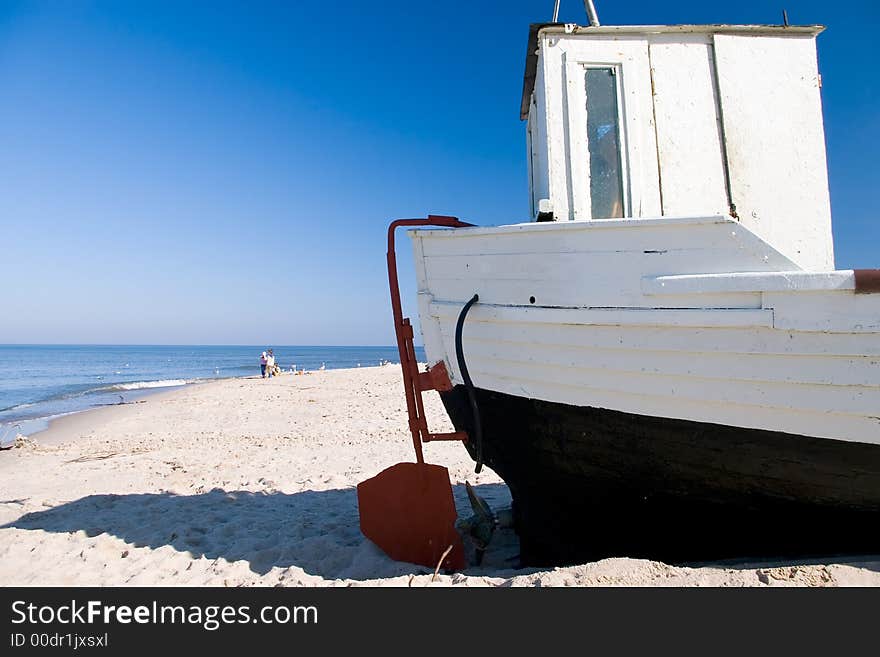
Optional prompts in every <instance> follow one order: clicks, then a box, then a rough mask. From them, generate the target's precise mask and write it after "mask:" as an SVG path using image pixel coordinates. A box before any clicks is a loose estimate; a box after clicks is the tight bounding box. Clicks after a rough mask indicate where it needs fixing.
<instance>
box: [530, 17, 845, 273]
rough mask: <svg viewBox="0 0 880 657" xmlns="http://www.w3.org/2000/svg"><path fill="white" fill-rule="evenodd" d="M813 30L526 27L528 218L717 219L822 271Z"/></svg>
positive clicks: (826, 205) (825, 230) (822, 190)
mask: <svg viewBox="0 0 880 657" xmlns="http://www.w3.org/2000/svg"><path fill="white" fill-rule="evenodd" d="M823 29H824V28H823V27H821V26H802V27H795V26H756V25H676V26H601V27H600V26H590V27H579V26H575V25H563V24H557V23H554V24H539V25H533V26H532V27H531V30H530V33H529V44H528V51H527V56H526V73H525V78H524V84H523V97H522V105H521V110H520V116H521V118H522V119H524V120H526V121H527V135H528V137H527V138H528V154H529V187H530V192H531V196H530V203H531V213H532V218H533V219H534V220H537V221H569V220H595V219H610V218H627V217H633V218H636V217H640V218H651V217H695V216H713V215H725V216H730V217H732V218H733V219H735V220H737V221H739V222H741V223H742V224H743V225H744V226H746V227H747V228H748V229H749V230H751V231H752V232H754V233H756V234H757V235H758V236H759V237H761V238H762V239H764V240H765V241H766V242H768V243H769V244H771V245H772V246H773V247H775V248H776V249H777V250H778V251H780V252H781V253H782V254H783V255H785V256H787V257H788V258H789V259H791V260H792V261H793V262H795V263H797V264H798V265H799V266H801V267H802V268H803V269H806V270H821V271H830V270H833V269H834V250H833V244H832V236H831V206H830V199H829V192H828V176H827V167H826V159H825V137H824V129H823V123H822V106H821V98H820V87H821V77H820V75H819V72H818V66H817V60H816V36H817V35H818V34H819V33H820V32H821V31H822V30H823Z"/></svg>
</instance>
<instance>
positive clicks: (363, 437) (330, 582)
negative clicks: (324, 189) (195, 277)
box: [0, 366, 880, 586]
mask: <svg viewBox="0 0 880 657" xmlns="http://www.w3.org/2000/svg"><path fill="white" fill-rule="evenodd" d="M427 413H428V416H429V424H430V426H431V428H432V430H436V431H448V430H452V426H451V423H450V422H449V420H448V418H447V416H446V414H445V412H444V410H443V407H442V404H441V403H440V400H439V398H438V397H437V396H436V394H434V393H432V395H431V396H429V397H428V398H427ZM406 427H407V417H406V408H405V401H404V397H403V388H402V385H401V378H400V369H399V367H398V366H385V367H369V368H367V367H365V368H357V369H349V370H332V371H324V372H313V373H311V374H308V375H304V376H293V375H290V374H288V375H284V376H280V377H275V378H273V379H268V380H263V379H260V378H257V377H254V378H244V379H226V380H220V381H214V382H210V383H204V384H198V385H190V386H187V387H185V388H182V389H179V390H174V391H171V392H166V393H161V394H157V395H153V396H150V397H148V398H146V399H144V400H140V401H138V402H136V403H130V404H125V405H120V406H110V407H105V408H102V409H98V410H95V411H89V412H86V413H80V414H76V415H72V416H69V417H66V418H61V419H60V420H57V421H56V422H54V423H53V424H52V426H51V427H50V429H49V430H48V431H46V432H43V433H41V434H37V435H36V436H34V437H32V439H30V440H28V441H26V442H25V443H24V444H23V445H22V446H20V447H18V448H16V449H12V450H8V451H4V452H2V453H0V585H4V586H10V585H23V586H42V585H50V586H95V585H101V586H105V585H109V586H123V585H132V586H133V585H140V586H159V585H161V586H168V585H170V586H177V585H191V586H192V585H195V586H202V585H207V586H360V585H366V586H449V585H453V586H591V585H600V586H612V585H613V586H618V585H619V586H780V585H782V586H784V585H795V586H852V585H855V586H877V585H880V556H872V557H847V558H846V559H840V560H836V561H833V562H825V563H814V562H810V563H802V562H796V563H795V562H792V563H782V562H766V563H764V562H754V563H737V564H709V565H700V566H699V567H696V566H695V567H675V566H671V565H667V564H663V563H659V562H654V561H646V560H638V559H628V558H624V557H621V558H615V559H605V560H602V561H599V562H595V563H588V564H582V565H577V566H570V567H565V568H555V569H547V570H538V569H518V568H517V565H518V564H517V553H518V544H517V539H516V535H515V533H514V532H513V530H512V529H500V530H499V531H498V532H496V535H495V537H494V538H493V541H492V543H491V545H490V546H489V549H488V551H487V552H486V556H485V559H484V561H483V563H482V565H481V566H480V567H470V568H468V569H466V570H465V571H463V572H460V573H455V574H443V573H441V574H440V575H438V576H437V577H436V578H435V577H434V576H433V572H432V571H431V570H429V569H427V568H423V567H420V566H415V565H412V564H407V563H399V562H395V561H392V560H391V559H389V558H388V557H386V556H385V555H384V554H383V553H382V552H381V551H380V550H379V549H378V548H376V547H375V546H374V545H373V544H372V543H370V542H369V541H368V540H367V539H365V538H364V537H363V536H362V534H361V533H360V530H359V526H358V510H357V496H356V492H355V486H356V484H357V483H358V482H359V481H362V480H364V479H366V478H368V477H371V476H373V475H374V474H376V473H378V472H379V471H380V470H382V469H384V468H385V467H388V466H390V465H393V464H394V463H397V462H399V461H412V460H413V455H412V447H411V443H410V437H409V433H408V431H407V429H406ZM426 456H427V459H428V460H429V461H430V462H432V463H438V464H441V465H445V466H447V467H448V468H449V471H450V476H451V478H452V482H453V486H454V491H455V496H456V504H457V507H458V510H459V514H460V515H469V514H470V512H471V510H470V507H469V505H468V503H467V496H466V493H465V482H466V481H467V482H470V484H471V485H472V486H474V487H475V489H476V491H477V492H478V494H480V495H481V496H482V497H484V498H485V499H486V500H487V501H488V502H489V504H490V505H491V506H492V507H493V508H495V509H498V508H503V507H505V506H508V505H509V503H510V498H509V493H508V491H507V488H506V486H505V485H504V483H503V482H502V481H501V479H500V478H499V477H498V476H497V475H495V473H493V472H492V471H491V470H488V469H484V470H483V472H482V473H480V474H479V475H476V474H474V471H473V463H472V461H471V460H470V458H469V457H468V455H467V453H466V452H465V450H464V448H463V447H462V446H461V445H459V444H451V443H449V444H443V443H439V444H436V443H435V444H430V445H428V446H427V447H426Z"/></svg>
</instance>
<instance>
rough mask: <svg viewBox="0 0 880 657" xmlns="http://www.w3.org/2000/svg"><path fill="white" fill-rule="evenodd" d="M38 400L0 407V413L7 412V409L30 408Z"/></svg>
mask: <svg viewBox="0 0 880 657" xmlns="http://www.w3.org/2000/svg"><path fill="white" fill-rule="evenodd" d="M36 403H37V402H33V403H31V404H18V405H17V406H9V407H8V408H0V413H5V412H6V411H20V410H21V409H23V408H30V407H31V406H34V405H35V404H36Z"/></svg>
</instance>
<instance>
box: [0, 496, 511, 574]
mask: <svg viewBox="0 0 880 657" xmlns="http://www.w3.org/2000/svg"><path fill="white" fill-rule="evenodd" d="M453 489H454V494H455V499H456V506H457V508H458V509H459V510H460V511H462V512H464V513H467V514H469V512H470V506H469V503H468V498H467V493H466V491H465V486H464V484H460V485H456V486H454V487H453ZM474 489H475V491H476V492H477V493H478V494H479V495H480V496H481V497H483V498H484V499H486V500H487V501H488V502H489V504H490V505H491V506H492V507H493V508H497V507H498V506H504V505H509V503H510V494H509V492H508V489H507V487H506V486H504V485H502V484H483V485H479V486H475V487H474ZM0 528H17V529H23V530H43V531H47V532H54V533H59V534H61V533H63V534H68V533H72V532H79V531H82V532H85V534H86V535H87V536H89V537H96V536H100V535H104V534H106V535H110V536H115V537H117V538H119V539H121V540H122V541H124V542H125V543H127V544H129V545H131V546H133V547H149V548H153V549H156V548H160V547H163V546H171V547H173V548H174V549H175V550H178V551H180V552H188V553H190V554H191V555H192V556H193V557H194V558H200V557H205V558H208V559H217V558H221V559H225V560H227V561H230V562H233V561H239V560H244V561H246V562H248V564H249V567H250V569H251V570H252V571H253V572H255V573H258V574H260V575H264V574H266V573H268V572H269V571H270V570H272V569H273V568H276V567H277V568H282V569H285V568H290V567H298V568H301V569H302V570H303V571H305V572H306V573H307V574H309V575H317V576H320V577H323V578H325V579H355V580H365V579H376V578H387V577H397V576H401V575H407V574H411V573H414V572H415V573H420V572H426V573H427V572H429V569H427V568H425V567H423V566H415V565H413V564H406V563H400V562H396V561H393V560H392V559H390V558H388V557H387V556H385V555H384V553H382V552H381V551H380V550H379V548H378V547H376V546H375V545H373V543H371V542H370V541H369V540H367V539H366V538H365V537H364V536H363V534H361V531H360V526H359V517H358V505H357V492H356V490H355V489H354V488H347V489H331V490H324V491H302V492H298V493H291V494H287V493H280V492H252V491H225V490H222V489H219V488H216V489H213V490H211V491H208V492H206V493H202V494H197V495H175V494H173V493H169V492H162V493H140V494H127V495H89V496H87V497H83V498H80V499H78V500H73V501H70V502H65V503H63V504H59V505H58V506H56V507H53V508H51V509H48V510H45V511H36V512H32V513H28V514H25V515H23V516H21V517H20V518H18V519H17V520H15V521H13V522H10V523H8V524H6V525H3V526H2V527H0ZM518 550H519V544H518V541H517V538H516V535H515V533H514V532H513V530H512V529H499V530H498V531H496V533H495V536H494V537H493V539H492V542H491V544H490V545H489V548H488V549H487V550H486V553H485V556H484V558H483V563H482V565H481V566H479V567H471V568H469V569H468V570H467V571H466V573H467V574H473V575H500V574H501V572H502V571H508V572H509V571H511V569H514V568H516V567H517V566H518ZM466 552H467V553H468V557H471V558H472V556H473V549H472V546H470V545H466ZM517 572H518V573H522V572H523V571H517Z"/></svg>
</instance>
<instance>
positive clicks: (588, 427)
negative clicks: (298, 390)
mask: <svg viewBox="0 0 880 657" xmlns="http://www.w3.org/2000/svg"><path fill="white" fill-rule="evenodd" d="M476 394H477V402H478V405H479V410H480V414H481V417H482V425H483V456H484V460H485V463H486V465H487V466H489V467H491V468H492V469H493V470H495V471H496V472H497V473H498V474H499V475H500V476H501V477H502V478H503V479H504V480H505V482H506V483H507V485H508V486H509V488H510V491H511V494H512V496H513V505H514V509H513V510H514V517H515V521H516V527H517V533H518V534H519V537H520V550H521V552H520V553H521V560H522V563H523V565H533V566H538V565H541V566H544V565H564V564H572V563H582V562H584V561H591V560H596V559H601V558H605V557H613V556H621V557H623V556H625V557H641V558H648V559H657V560H662V561H666V562H669V563H677V562H678V563H680V562H686V561H704V560H718V559H733V558H771V557H786V558H790V557H820V556H830V555H841V554H875V553H880V539H878V535H880V532H878V531H877V527H878V526H880V447H878V446H874V445H868V444H864V443H851V442H844V441H837V440H826V439H819V438H810V437H805V436H795V435H791V434H784V433H779V432H773V431H764V430H757V429H742V428H737V427H729V426H723V425H716V424H707V423H701V422H692V421H687V420H674V419H666V418H656V417H648V416H642V415H634V414H629V413H622V412H618V411H610V410H605V409H597V408H588V407H577V406H568V405H565V404H557V403H552V402H544V401H538V400H531V399H525V398H522V397H515V396H512V395H506V394H502V393H497V392H492V391H487V390H479V389H478V390H476ZM441 397H442V399H443V403H444V405H445V406H446V410H447V412H448V413H449V416H450V417H451V418H452V421H453V423H454V424H455V427H456V429H459V430H465V431H467V432H468V433H469V435H471V436H472V435H473V427H472V426H471V423H472V418H471V410H470V406H469V403H468V398H467V392H466V390H465V388H464V387H463V386H456V387H455V389H454V390H452V391H450V392H447V393H442V394H441ZM474 450H475V446H474V445H468V451H469V452H470V453H471V456H472V457H473V456H474V455H475V451H474Z"/></svg>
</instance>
